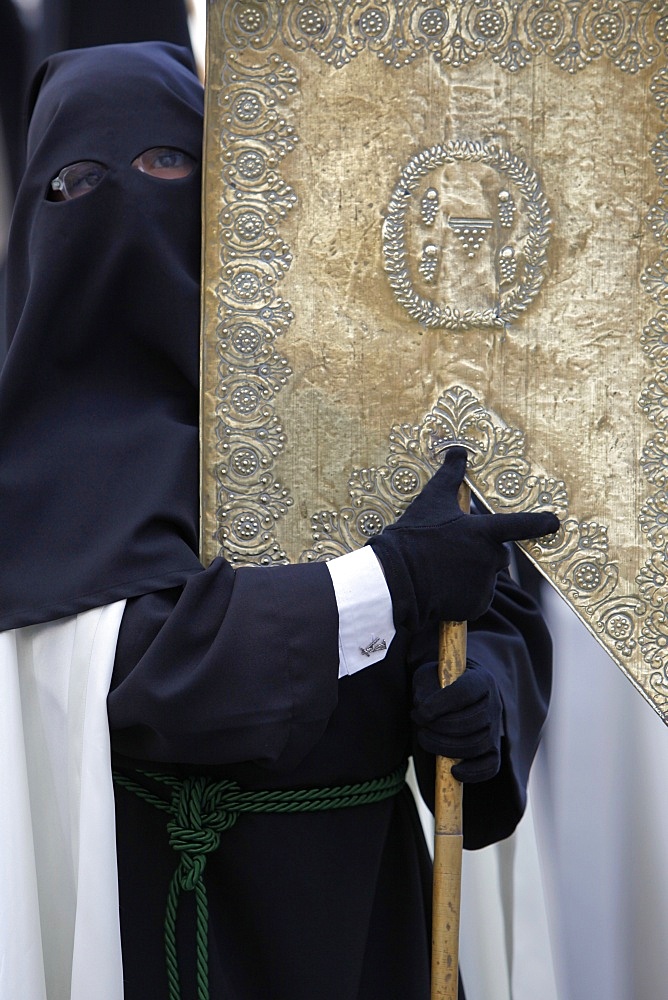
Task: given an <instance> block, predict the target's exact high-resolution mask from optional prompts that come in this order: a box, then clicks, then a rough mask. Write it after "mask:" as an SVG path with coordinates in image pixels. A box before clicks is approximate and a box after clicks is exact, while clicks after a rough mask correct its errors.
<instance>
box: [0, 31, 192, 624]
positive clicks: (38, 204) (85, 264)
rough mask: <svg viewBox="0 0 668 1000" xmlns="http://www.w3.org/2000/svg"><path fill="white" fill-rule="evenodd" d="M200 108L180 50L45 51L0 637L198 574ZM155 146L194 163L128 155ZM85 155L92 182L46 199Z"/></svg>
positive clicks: (2, 545)
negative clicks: (80, 193) (95, 168)
mask: <svg viewBox="0 0 668 1000" xmlns="http://www.w3.org/2000/svg"><path fill="white" fill-rule="evenodd" d="M138 95H141V97H140V99H138ZM202 104H203V100H202V88H201V85H200V83H199V81H198V79H197V77H196V75H195V72H194V69H193V66H192V61H191V57H190V55H189V53H187V52H186V51H185V50H182V49H178V48H176V47H174V46H171V45H168V44H166V43H153V42H151V43H139V44H136V45H130V46H128V45H124V46H106V47H104V48H96V49H81V50H78V51H73V52H65V53H60V54H58V55H55V56H53V57H51V58H50V59H49V60H48V61H47V62H46V63H45V65H44V67H43V68H42V70H41V72H40V73H39V74H38V78H37V81H36V83H35V86H34V92H33V101H32V114H31V119H30V129H29V135H28V158H27V168H26V173H25V177H24V179H23V182H22V184H21V187H20V190H19V194H18V198H17V202H16V208H15V212H14V217H13V220H12V228H11V235H10V246H9V263H8V303H7V329H8V336H9V342H10V343H9V352H8V356H7V360H6V363H5V365H4V367H3V369H2V373H1V375H0V512H1V516H0V566H2V572H1V573H0V629H7V628H14V627H17V626H22V625H26V624H34V623H37V622H43V621H49V620H52V619H56V618H61V617H64V616H66V615H71V614H74V613H76V612H79V611H84V610H86V609H89V608H93V607H96V606H99V605H104V604H107V603H109V602H110V601H112V600H118V599H119V598H123V597H130V596H134V595H137V594H140V593H147V592H150V591H151V590H160V589H162V588H164V587H168V586H171V585H174V584H177V583H180V582H183V581H184V580H185V579H186V578H187V577H188V576H189V575H191V574H192V573H193V572H196V571H198V570H199V569H200V563H199V560H198V558H197V554H196V551H197V490H198V482H197V476H198V472H197V457H198V320H199V303H198V299H199V267H200V246H199V243H200V183H201V174H200V169H199V162H200V159H201V143H202ZM155 147H174V148H175V149H178V150H182V151H183V152H185V153H187V154H189V156H190V157H192V158H193V159H194V160H195V161H196V163H197V167H196V168H195V169H194V170H193V171H192V172H191V173H190V174H189V175H188V176H186V177H181V178H178V179H165V178H164V177H159V176H152V175H151V174H148V173H145V172H142V171H141V170H138V169H136V167H133V165H132V164H133V161H135V160H136V158H137V157H138V156H139V155H140V154H141V153H143V152H145V151H146V150H148V149H152V148H155ZM86 160H90V161H94V162H95V163H97V164H101V165H102V167H103V170H102V177H101V180H100V181H99V183H98V184H97V186H96V187H95V188H94V190H90V191H88V193H86V195H85V197H77V198H73V199H71V200H62V201H56V200H51V198H52V197H53V194H52V189H51V181H52V180H53V179H54V178H55V177H57V175H58V174H59V173H60V172H61V171H62V170H63V168H64V167H66V166H68V165H70V164H73V163H77V162H80V161H86Z"/></svg>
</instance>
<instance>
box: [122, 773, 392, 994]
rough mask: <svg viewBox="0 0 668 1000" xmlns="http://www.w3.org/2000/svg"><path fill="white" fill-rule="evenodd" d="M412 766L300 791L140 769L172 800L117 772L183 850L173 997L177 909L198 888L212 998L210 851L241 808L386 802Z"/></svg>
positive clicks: (170, 975)
mask: <svg viewBox="0 0 668 1000" xmlns="http://www.w3.org/2000/svg"><path fill="white" fill-rule="evenodd" d="M405 773H406V765H405V764H404V765H402V766H401V767H400V768H398V769H397V770H396V771H394V772H393V773H392V774H390V775H387V776H386V777H384V778H375V779H373V780H371V781H363V782H360V783H358V784H354V785H336V786H332V787H329V788H297V789H294V790H282V789H279V790H275V791H244V790H243V789H242V788H240V787H239V785H237V783H236V782H234V781H215V780H214V779H212V778H207V777H203V776H199V777H188V778H177V777H174V776H173V775H168V774H161V773H159V772H153V771H137V774H139V775H141V776H142V777H144V778H148V779H150V780H152V781H155V782H158V783H159V784H161V785H164V786H165V787H166V788H167V789H169V791H170V792H171V797H170V798H169V799H165V798H162V797H161V796H160V795H157V794H155V793H154V792H151V791H150V790H149V789H147V788H145V787H144V786H143V785H141V784H139V782H137V781H134V780H133V779H132V778H128V777H127V776H126V775H124V774H120V773H118V772H116V771H115V772H114V781H115V782H116V784H117V785H120V786H121V788H125V789H126V790H127V791H129V792H133V793H134V794H135V795H137V796H139V798H140V799H143V800H144V801H145V802H149V803H150V804H151V805H153V806H155V807H156V808H157V809H161V810H162V811H163V812H166V813H167V814H168V815H169V816H170V819H169V820H168V822H167V831H168V833H169V843H170V845H171V846H172V847H173V848H174V850H175V851H177V852H178V857H179V862H178V865H177V868H176V871H175V872H174V875H173V876H172V880H171V882H170V886H169V893H168V896H167V910H166V914H165V956H166V962H167V981H168V985H169V1000H180V997H181V989H180V983H179V969H178V961H177V955H176V914H177V910H178V904H179V898H180V895H181V893H182V892H194V893H195V899H196V923H197V926H196V941H197V1000H209V956H208V927H209V908H208V903H207V896H206V886H205V885H204V868H205V866H206V857H207V854H211V853H212V852H213V851H215V850H216V849H217V848H218V846H219V844H220V835H221V833H223V832H224V831H225V830H229V829H230V828H231V827H232V826H234V824H235V823H236V821H237V820H238V818H239V815H240V814H241V813H295V812H296V813H303V812H321V811H323V810H325V809H349V808H351V807H352V806H361V805H367V804H369V803H371V802H381V801H382V800H383V799H389V798H391V797H392V796H393V795H397V794H398V793H399V792H400V791H401V789H402V788H403V787H404V783H405Z"/></svg>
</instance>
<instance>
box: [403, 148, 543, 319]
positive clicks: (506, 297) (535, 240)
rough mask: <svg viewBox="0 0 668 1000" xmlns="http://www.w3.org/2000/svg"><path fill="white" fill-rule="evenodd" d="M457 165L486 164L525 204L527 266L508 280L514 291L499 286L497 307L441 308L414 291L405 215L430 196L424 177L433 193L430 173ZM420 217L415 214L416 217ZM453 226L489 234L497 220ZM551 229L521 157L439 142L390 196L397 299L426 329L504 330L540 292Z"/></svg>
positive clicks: (413, 163)
mask: <svg viewBox="0 0 668 1000" xmlns="http://www.w3.org/2000/svg"><path fill="white" fill-rule="evenodd" d="M457 161H464V162H465V163H482V164H485V166H488V167H491V168H492V169H493V170H495V171H496V172H497V173H499V174H501V175H502V176H503V177H504V179H505V180H506V181H510V182H511V183H512V184H514V185H516V187H517V190H518V192H519V195H520V196H521V199H522V201H523V203H524V205H525V210H526V215H527V222H528V227H527V228H528V232H527V235H526V237H524V238H523V240H522V247H521V249H522V261H523V264H522V268H521V272H520V275H519V280H515V279H516V278H517V277H518V269H517V266H516V267H515V269H514V270H513V272H512V279H510V278H508V280H512V282H513V285H512V288H510V289H507V288H504V282H500V283H499V289H498V302H497V305H496V307H495V308H494V309H482V310H476V309H463V310H460V309H458V308H457V307H455V306H452V305H448V304H443V305H439V304H438V303H436V302H434V301H433V300H431V299H427V298H425V297H424V296H422V295H420V294H419V292H418V291H417V290H416V288H415V284H414V278H412V277H411V262H410V260H409V259H408V255H407V250H406V229H407V225H408V219H407V216H408V214H409V212H410V209H411V207H412V204H413V202H414V201H415V199H416V198H417V199H419V200H420V202H419V203H420V204H422V203H423V202H424V200H425V198H426V193H423V187H424V183H425V178H427V179H428V180H427V184H428V190H433V188H432V187H431V184H432V178H431V177H430V175H432V174H433V172H434V171H435V170H438V169H439V168H440V167H443V166H444V165H445V164H447V163H455V162H457ZM417 214H418V213H417V212H416V213H415V215H416V217H417ZM430 224H431V223H430ZM449 225H450V226H451V227H452V228H453V229H454V230H455V231H456V232H457V231H459V230H464V229H466V231H467V232H468V231H469V230H470V229H471V228H472V227H473V228H478V229H480V230H481V232H482V233H486V232H488V231H489V230H491V229H492V228H493V226H494V222H493V221H492V220H491V219H459V218H458V219H452V218H451V219H450V220H449ZM549 229H550V209H549V206H548V204H547V200H546V198H545V195H544V194H543V192H542V189H541V187H540V182H539V180H538V176H537V174H536V173H535V172H534V171H533V170H531V169H530V168H529V167H528V166H527V165H526V164H525V163H523V162H522V160H520V159H519V158H518V157H517V156H513V155H512V153H509V152H508V151H506V150H503V149H500V148H499V147H498V146H494V145H488V144H485V143H482V142H457V141H454V140H453V141H450V142H446V143H442V144H440V143H439V144H438V145H436V146H432V147H431V148H430V149H425V150H423V151H422V152H420V153H417V154H416V155H415V156H413V157H411V159H410V160H409V162H408V164H407V165H406V167H405V168H404V169H403V170H402V172H401V176H400V177H399V180H398V181H397V184H396V187H395V189H394V191H393V192H392V197H391V198H390V203H389V206H388V209H387V212H386V216H385V222H384V223H383V257H384V259H385V271H386V272H387V275H388V278H389V282H390V286H391V288H392V290H393V291H394V294H395V297H396V299H397V301H398V302H399V303H400V304H401V305H402V306H403V307H404V308H405V309H406V311H407V313H408V315H409V316H411V318H412V319H415V320H417V321H418V323H421V324H422V325H424V326H427V327H440V328H444V329H447V330H469V329H471V328H473V327H504V326H507V325H508V324H509V323H510V322H512V320H514V319H516V318H517V317H518V316H519V315H520V314H521V313H522V312H524V310H525V309H526V308H527V306H528V305H529V303H530V302H531V301H532V300H533V299H534V298H535V297H536V295H537V294H538V292H539V290H540V286H541V285H542V283H543V278H544V271H543V269H544V267H545V264H546V251H547V245H548V241H549ZM465 246H466V249H467V252H469V251H470V252H469V253H468V255H469V256H470V257H472V256H473V255H474V252H475V250H477V249H478V246H477V245H476V244H473V247H469V245H468V243H467V244H465ZM416 270H417V271H418V273H419V274H420V275H421V276H422V278H423V280H425V283H427V282H428V280H429V279H427V278H426V277H425V275H424V269H422V270H421V269H420V267H419V266H418V268H417V269H416ZM508 274H510V271H508Z"/></svg>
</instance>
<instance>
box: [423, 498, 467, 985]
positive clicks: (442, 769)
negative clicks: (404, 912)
mask: <svg viewBox="0 0 668 1000" xmlns="http://www.w3.org/2000/svg"><path fill="white" fill-rule="evenodd" d="M458 499H459V505H460V507H461V508H462V510H464V511H467V512H468V510H469V507H470V503H471V494H470V490H469V488H468V486H467V485H466V483H462V485H461V487H460V490H459V497H458ZM465 668H466V622H443V623H442V624H441V630H440V639H439V655H438V672H439V679H440V682H441V687H445V685H446V684H452V682H453V681H455V680H456V679H457V678H458V677H460V676H461V674H463V673H464V670H465ZM456 763H457V761H455V760H451V759H450V758H449V757H437V758H436V797H435V798H436V801H435V809H434V818H435V829H434V903H433V916H432V925H431V1000H457V988H458V983H459V969H458V962H459V905H460V896H461V879H462V846H463V833H462V786H461V783H460V782H459V781H457V779H456V778H453V776H452V765H453V764H456Z"/></svg>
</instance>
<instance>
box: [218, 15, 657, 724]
mask: <svg viewBox="0 0 668 1000" xmlns="http://www.w3.org/2000/svg"><path fill="white" fill-rule="evenodd" d="M667 44H668V5H667V4H666V3H664V2H662V0H628V2H618V0H580V2H577V0H571V2H567V0H220V2H211V3H210V7H209V21H208V48H209V52H208V81H207V133H206V152H205V157H206V171H207V174H206V185H205V187H206V191H205V214H206V220H207V239H206V247H205V282H204V284H205V291H204V338H203V340H204V346H203V417H202V448H203V456H202V458H203V488H202V515H203V516H202V531H203V542H202V547H203V553H204V558H205V559H206V560H208V559H210V558H211V557H212V556H213V555H215V554H216V553H217V552H218V551H219V550H223V551H224V552H225V554H226V556H227V557H228V558H229V559H231V560H232V562H234V563H236V564H241V563H271V562H275V561H280V560H286V559H287V560H289V561H298V560H307V559H321V558H326V557H328V556H331V555H334V554H338V553H342V552H345V551H348V550H349V549H351V548H354V547H356V546H358V545H360V544H362V543H363V542H364V541H365V540H366V539H367V538H368V537H369V535H371V534H372V533H373V532H375V531H377V530H379V529H380V528H381V527H382V526H383V524H386V523H387V522H388V521H391V520H393V519H394V518H395V517H396V515H397V513H398V511H400V510H401V509H402V508H403V506H405V504H406V503H407V502H408V500H409V499H410V498H411V497H412V496H413V495H414V494H415V493H416V492H417V491H418V490H419V489H420V487H421V485H422V484H423V483H424V482H425V481H426V479H427V478H428V477H429V476H430V475H431V473H432V471H433V469H434V468H435V466H436V465H437V463H438V458H437V453H438V448H439V447H440V446H441V445H442V444H443V443H444V442H452V441H458V442H461V443H463V444H465V445H466V446H467V447H468V448H469V449H470V451H471V459H470V479H471V484H472V486H473V488H474V490H475V491H476V492H477V493H478V494H479V495H480V496H482V497H483V499H484V501H485V503H486V504H487V505H488V506H489V507H490V508H492V509H493V510H513V509H525V508H534V507H537V508H551V509H554V510H555V511H556V512H557V513H558V514H559V516H560V517H561V518H562V521H563V530H562V531H561V533H560V534H559V536H558V537H556V538H555V539H554V540H549V541H543V542H542V543H540V544H530V545H528V546H527V547H526V548H527V552H528V554H529V556H530V557H531V558H532V559H533V560H534V561H535V562H536V564H537V565H538V566H539V567H540V569H541V570H542V572H543V573H544V574H545V576H546V577H547V578H548V579H549V580H550V581H551V583H552V584H553V585H554V586H555V587H556V588H557V590H558V591H560V592H561V594H562V595H563V596H564V597H565V599H566V600H567V601H568V602H569V604H571V605H572V607H573V608H574V609H575V610H576V612H577V613H578V615H579V616H580V617H581V618H582V620H583V621H584V622H585V624H586V625H587V626H588V628H589V629H590V630H591V631H592V632H593V634H594V635H596V636H597V637H598V638H599V640H600V641H601V642H602V643H603V644H604V645H605V646H606V648H607V649H608V651H609V652H610V654H611V655H612V657H613V658H614V659H615V660H616V662H617V663H618V664H619V665H620V667H621V668H622V669H623V670H624V671H625V672H626V673H627V675H628V676H629V677H630V679H631V680H632V682H633V683H634V684H635V686H636V687H637V688H638V689H640V690H641V691H642V693H643V694H644V696H645V697H646V698H647V699H648V700H649V701H650V702H651V703H652V704H653V706H654V707H655V709H656V710H657V712H659V714H660V715H662V716H663V717H664V718H666V717H668V614H667V603H668V582H667V575H668V570H667V561H668V559H667V553H668V491H667V481H668V249H667V247H668V194H666V189H667V188H668V130H667V126H666V120H667V118H668V69H667V68H666V67H667V59H666V45H667ZM585 668H586V665H585V664H583V669H585Z"/></svg>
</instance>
